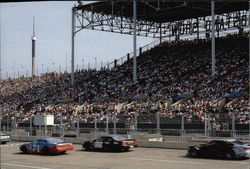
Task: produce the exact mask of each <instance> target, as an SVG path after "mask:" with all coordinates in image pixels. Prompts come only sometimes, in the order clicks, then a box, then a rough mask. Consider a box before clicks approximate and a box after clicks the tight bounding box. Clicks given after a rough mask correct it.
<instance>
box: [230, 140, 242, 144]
mask: <svg viewBox="0 0 250 169" xmlns="http://www.w3.org/2000/svg"><path fill="white" fill-rule="evenodd" d="M232 143H235V144H240V145H243V144H245V143H243V142H241V141H240V140H235V141H232Z"/></svg>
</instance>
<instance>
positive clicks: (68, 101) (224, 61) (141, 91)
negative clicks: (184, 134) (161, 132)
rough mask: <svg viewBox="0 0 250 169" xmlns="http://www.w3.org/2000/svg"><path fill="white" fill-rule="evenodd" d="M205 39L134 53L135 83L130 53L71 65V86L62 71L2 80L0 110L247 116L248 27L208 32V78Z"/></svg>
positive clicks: (88, 116) (243, 119)
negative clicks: (96, 65) (100, 64)
mask: <svg viewBox="0 0 250 169" xmlns="http://www.w3.org/2000/svg"><path fill="white" fill-rule="evenodd" d="M210 44H211V41H210V39H199V40H197V39H196V40H192V41H189V40H181V41H178V42H177V41H174V42H164V43H162V44H160V45H158V46H156V47H155V48H153V49H151V50H148V51H146V52H144V53H142V54H141V55H140V56H139V57H138V61H137V62H138V65H137V67H138V77H137V83H133V78H132V75H133V72H132V66H133V60H132V59H130V60H128V61H126V62H125V63H123V64H122V65H119V66H117V67H114V68H112V69H104V68H103V69H101V70H99V71H98V70H95V69H89V70H81V71H77V72H76V73H75V85H74V86H71V84H70V74H68V73H61V74H58V73H50V74H45V75H43V76H40V77H29V78H21V79H7V80H3V81H0V89H1V90H0V107H1V110H2V112H3V116H6V117H7V116H10V117H13V116H17V117H18V118H19V119H20V121H22V122H25V121H27V120H28V119H29V118H30V117H31V116H33V115H34V114H37V113H47V114H54V115H55V118H56V120H61V119H62V120H68V121H73V122H75V121H76V120H77V118H80V120H81V121H82V122H93V121H94V120H97V121H98V122H105V121H106V116H107V115H109V117H108V118H109V120H114V119H115V120H117V121H118V122H119V121H120V122H122V121H133V120H134V117H135V115H137V116H138V117H137V118H138V121H139V122H144V123H152V122H153V121H154V120H155V115H157V114H159V116H160V117H161V118H162V119H176V118H179V117H180V116H182V115H184V117H185V119H186V120H187V122H190V123H192V122H196V121H197V122H204V120H205V114H207V115H209V116H210V118H211V119H212V120H213V121H219V120H220V119H222V117H223V118H224V117H226V118H232V116H235V118H236V120H238V121H239V122H240V123H249V117H248V116H249V112H250V110H249V99H248V94H247V93H248V90H249V87H248V84H249V81H248V74H249V69H248V64H249V63H248V55H249V53H248V46H249V41H248V33H243V34H236V35H228V36H226V37H221V38H217V39H216V75H215V76H214V77H212V75H211V72H212V70H211V69H212V68H211V49H210V48H211V46H210ZM239 91H241V92H243V96H242V97H240V98H237V99H238V100H237V101H235V103H234V104H232V105H230V106H228V107H227V106H226V107H224V105H223V106H221V105H222V104H223V103H221V100H223V99H224V98H225V96H226V95H228V94H231V93H234V92H239ZM184 94H186V95H188V97H186V98H184V99H182V100H179V101H178V103H176V100H174V99H173V98H174V97H176V96H181V95H184ZM141 95H145V96H147V97H143V98H140V97H139V96H141ZM136 96H138V97H137V98H136ZM133 98H136V99H133ZM224 104H225V103H224ZM13 110H15V111H13ZM114 117H116V118H114Z"/></svg>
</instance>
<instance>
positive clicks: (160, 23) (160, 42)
mask: <svg viewBox="0 0 250 169" xmlns="http://www.w3.org/2000/svg"><path fill="white" fill-rule="evenodd" d="M161 42H162V30H161V23H160V43H161Z"/></svg>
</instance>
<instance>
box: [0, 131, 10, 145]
mask: <svg viewBox="0 0 250 169" xmlns="http://www.w3.org/2000/svg"><path fill="white" fill-rule="evenodd" d="M10 140H11V138H10V135H9V134H5V133H1V136H0V143H1V144H6V143H7V142H8V141H10Z"/></svg>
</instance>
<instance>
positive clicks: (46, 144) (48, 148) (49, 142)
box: [20, 138, 74, 154]
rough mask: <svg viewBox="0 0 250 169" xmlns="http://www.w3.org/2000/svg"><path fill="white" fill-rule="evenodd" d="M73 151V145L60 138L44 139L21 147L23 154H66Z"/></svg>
mask: <svg viewBox="0 0 250 169" xmlns="http://www.w3.org/2000/svg"><path fill="white" fill-rule="evenodd" d="M73 149H74V147H73V146H72V143H68V142H65V141H63V140H62V139H60V138H42V139H39V140H37V141H34V142H30V143H26V144H23V145H21V146H20V150H21V151H22V152H23V153H40V154H64V153H65V152H66V151H70V150H73Z"/></svg>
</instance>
